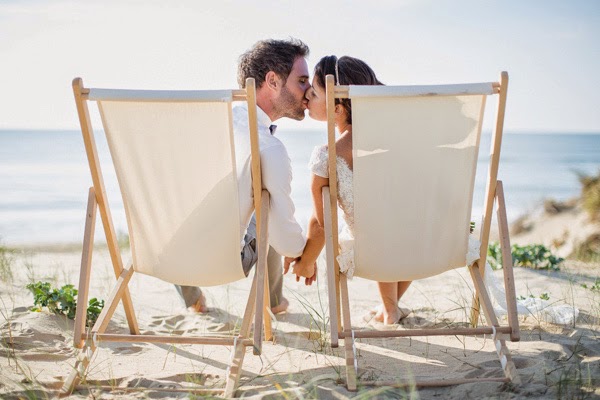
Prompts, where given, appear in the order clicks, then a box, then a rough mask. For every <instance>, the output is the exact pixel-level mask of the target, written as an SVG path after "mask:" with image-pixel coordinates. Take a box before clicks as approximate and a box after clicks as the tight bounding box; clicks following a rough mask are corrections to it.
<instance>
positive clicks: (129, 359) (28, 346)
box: [0, 216, 600, 399]
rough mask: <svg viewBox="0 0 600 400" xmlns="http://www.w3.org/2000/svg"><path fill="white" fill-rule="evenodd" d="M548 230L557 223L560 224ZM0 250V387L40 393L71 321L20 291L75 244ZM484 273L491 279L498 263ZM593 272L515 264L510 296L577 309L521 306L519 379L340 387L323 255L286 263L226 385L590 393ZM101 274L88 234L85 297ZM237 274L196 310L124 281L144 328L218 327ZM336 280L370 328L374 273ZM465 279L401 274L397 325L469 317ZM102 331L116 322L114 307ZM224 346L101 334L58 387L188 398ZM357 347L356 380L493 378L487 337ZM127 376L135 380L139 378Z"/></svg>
mask: <svg viewBox="0 0 600 400" xmlns="http://www.w3.org/2000/svg"><path fill="white" fill-rule="evenodd" d="M573 218H574V217H573V216H571V217H570V218H567V220H568V221H572V220H573ZM543 229H544V233H543V234H544V235H547V236H551V235H550V233H549V232H548V231H547V230H548V229H549V228H548V226H547V225H543ZM554 229H555V233H556V235H560V234H562V233H563V231H564V229H565V227H564V224H563V225H561V226H558V227H555V228H554ZM527 234H529V235H532V231H530V232H528V233H527ZM541 234H542V233H540V235H541ZM526 240H527V238H526V237H525V239H524V237H523V236H522V235H521V236H515V237H514V238H513V242H519V243H524V241H526ZM8 256H9V257H10V258H11V260H12V263H11V271H12V275H13V276H12V278H10V277H8V276H7V275H4V280H3V281H2V282H0V296H1V303H0V312H1V315H0V333H1V335H2V341H1V343H0V346H1V348H0V397H2V398H6V399H13V398H14V399H18V398H53V397H55V396H56V395H57V393H58V389H59V388H60V387H61V385H62V381H63V380H64V379H65V378H66V376H67V375H68V373H69V372H70V370H71V366H72V365H73V364H74V362H75V355H76V352H75V351H74V349H73V346H72V334H73V321H71V320H68V319H66V318H65V317H59V316H56V315H53V314H50V313H47V312H31V311H29V307H31V306H32V305H33V296H32V295H31V293H30V292H29V291H28V290H27V289H25V288H24V287H25V285H26V284H28V283H30V282H34V281H38V280H42V281H48V282H51V283H53V284H54V285H55V286H62V285H63V284H66V283H73V284H75V285H77V282H78V274H79V265H80V258H81V255H80V252H79V250H78V249H77V246H75V248H68V249H60V248H58V249H57V248H55V249H31V248H30V249H27V250H22V251H18V252H15V253H11V254H9V255H8ZM124 259H125V260H126V259H127V257H126V256H125V257H124ZM494 274H496V276H497V277H498V278H499V279H502V278H501V277H502V275H501V271H495V272H494ZM599 276H600V265H598V264H590V263H587V264H584V263H580V262H577V261H566V262H565V263H564V264H563V265H562V267H561V270H560V271H557V272H552V271H539V270H532V269H525V268H516V269H515V281H516V291H517V296H524V297H528V296H530V295H533V296H535V297H538V296H540V295H541V294H543V293H548V295H549V297H550V301H551V302H552V303H553V304H566V305H569V306H572V307H576V308H578V309H579V311H580V312H579V316H578V318H577V320H576V321H575V323H573V324H571V325H569V326H563V325H555V324H550V323H548V322H546V321H544V319H543V318H542V317H541V316H528V317H521V318H520V325H521V341H520V342H514V343H513V342H508V348H509V349H510V351H511V353H512V356H513V360H514V362H515V365H516V367H517V370H518V372H519V376H520V378H521V380H522V384H521V385H519V386H515V385H512V384H506V383H498V382H479V383H470V384H462V385H458V386H451V387H442V388H426V389H420V390H418V392H414V389H410V388H409V389H402V388H389V387H387V388H386V387H372V386H360V387H359V391H358V392H356V393H353V392H349V391H347V390H346V388H345V385H344V384H343V380H344V378H345V374H344V363H345V361H344V347H343V341H342V342H341V343H340V347H339V348H337V349H332V348H331V347H330V346H329V345H328V334H327V329H328V328H327V320H328V311H327V291H326V285H325V282H326V280H325V276H324V268H323V267H322V268H320V274H319V279H318V286H312V287H306V286H304V285H303V284H299V283H297V282H295V280H294V278H293V276H291V275H287V276H286V277H285V281H284V294H285V296H286V297H287V298H288V299H289V301H290V307H289V309H288V312H286V313H283V314H280V315H277V317H276V319H275V320H274V321H273V328H274V333H275V338H276V339H275V343H269V342H265V343H264V344H263V354H262V355H261V356H254V355H253V354H252V352H251V350H249V349H248V350H247V353H246V357H245V361H244V365H243V375H242V378H241V382H240V383H241V385H240V387H239V390H238V391H237V395H238V396H242V397H246V398H247V397H251V398H286V399H293V398H324V399H327V398H330V399H345V398H353V397H355V396H359V397H360V398H403V397H405V398H421V399H433V398H435V399H437V398H450V399H469V398H473V399H475V398H476V399H478V398H525V397H526V398H535V399H537V398H539V399H547V398H585V397H594V396H599V397H600V389H599V386H600V340H599V336H600V320H599V317H600V290H599V289H595V290H594V289H591V287H592V286H593V285H594V283H595V281H596V279H597V278H598V277H599ZM114 282H115V278H114V274H113V272H112V266H111V264H110V258H109V256H108V252H107V251H106V249H105V248H101V247H99V248H97V249H96V250H95V251H94V258H93V267H92V280H91V289H90V290H91V297H94V296H97V297H101V298H106V297H107V296H108V292H109V290H110V288H111V287H112V284H113V283H114ZM250 283H251V282H250V279H247V280H242V281H239V282H236V283H234V284H231V285H228V286H221V287H211V288H207V289H206V290H205V294H206V296H207V302H208V306H209V308H210V312H209V313H207V314H192V313H189V312H187V311H186V310H185V309H184V306H183V303H182V302H181V300H180V299H179V297H178V295H177V293H176V291H175V289H174V287H173V286H172V285H170V284H168V283H165V282H161V281H158V280H156V279H154V278H151V277H148V276H144V275H139V274H137V275H134V277H133V279H132V281H131V283H130V290H131V295H132V299H133V304H134V308H135V310H136V314H137V317H138V321H139V325H140V329H141V330H142V332H143V333H144V332H150V331H152V332H154V333H157V334H166V335H169V334H173V335H179V334H190V335H192V334H202V333H227V332H229V331H230V330H231V329H234V328H235V327H239V324H240V321H241V315H242V313H243V311H244V306H245V303H246V298H247V296H248V290H249V286H250ZM583 284H585V285H587V288H584V287H583V286H582V285H583ZM315 285H316V284H315ZM349 286H350V293H351V295H352V297H351V314H352V318H353V321H352V325H353V327H354V328H355V329H360V328H365V329H378V328H380V326H378V325H377V324H374V323H373V321H370V322H368V321H366V320H365V319H364V316H365V315H367V313H368V311H369V310H371V309H372V308H374V307H375V306H376V305H377V304H378V294H377V293H378V292H377V286H376V283H375V282H372V281H367V280H364V279H360V278H355V279H354V280H352V281H351V282H350V284H349ZM472 290H473V289H472V285H471V284H470V277H469V276H468V272H467V271H466V269H465V268H460V269H456V270H452V271H449V272H446V273H444V274H442V275H439V276H435V277H432V278H428V279H424V280H421V281H418V282H414V284H413V285H412V286H411V287H410V289H409V290H408V292H407V293H406V295H405V297H404V299H403V300H402V301H401V306H402V307H407V308H409V309H410V310H411V311H412V312H411V314H410V315H409V316H408V317H407V318H406V319H405V320H404V321H403V322H402V324H400V325H399V326H398V327H397V329H405V328H415V327H433V326H445V325H454V326H463V325H464V322H465V321H468V312H469V309H470V306H471V299H472V296H473V291H472ZM108 331H109V332H116V333H126V332H127V324H126V322H125V318H124V314H123V310H122V308H121V306H119V308H118V309H117V313H116V315H115V317H114V318H113V321H112V322H111V323H110V325H109V328H108ZM229 350H230V348H229V347H225V346H211V347H208V346H199V345H178V346H168V345H160V344H123V343H109V344H106V345H103V346H101V348H100V350H98V351H97V352H96V356H95V358H94V360H93V361H92V364H91V367H90V370H89V374H88V376H87V382H85V385H81V386H79V387H78V388H77V390H76V391H75V392H74V393H73V395H72V396H71V397H72V398H102V399H113V398H115V399H116V398H119V399H120V398H187V397H189V396H190V395H191V394H190V392H189V389H190V388H192V387H194V385H198V384H201V385H205V386H209V387H211V386H212V387H222V386H223V383H224V372H225V368H226V366H227V363H228V361H229V358H230V351H229ZM357 356H358V367H359V376H360V379H361V381H362V382H367V383H368V382H373V381H388V382H389V381H393V382H399V381H406V380H408V381H411V380H414V379H417V380H428V379H429V380H435V379H440V378H443V379H454V378H477V377H503V373H502V369H501V367H500V362H499V361H498V357H497V355H496V353H495V349H494V344H493V342H492V340H491V339H490V337H487V336H479V337H462V336H448V337H441V336H440V337H433V336H432V337H420V338H413V339H406V338H402V339H371V340H368V341H367V340H359V341H358V343H357ZM140 387H144V388H146V389H147V390H143V391H140V390H139V389H138V388H140Z"/></svg>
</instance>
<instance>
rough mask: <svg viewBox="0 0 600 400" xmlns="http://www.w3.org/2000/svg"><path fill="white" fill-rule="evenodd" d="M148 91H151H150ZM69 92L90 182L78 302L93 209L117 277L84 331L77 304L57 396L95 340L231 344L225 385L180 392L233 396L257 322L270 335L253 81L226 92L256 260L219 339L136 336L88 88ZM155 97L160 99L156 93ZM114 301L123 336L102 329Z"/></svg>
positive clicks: (74, 378)
mask: <svg viewBox="0 0 600 400" xmlns="http://www.w3.org/2000/svg"><path fill="white" fill-rule="evenodd" d="M141 92H143V91H141ZM151 92H154V94H152V93H151ZM159 92H160V91H158V92H156V91H147V93H149V94H148V96H153V95H156V93H159ZM73 93H74V95H75V103H76V105H77V112H78V115H79V122H80V124H81V132H82V134H83V140H84V144H85V150H86V154H87V159H88V162H89V167H90V172H91V175H92V181H93V186H92V187H91V188H90V189H89V197H88V205H87V212H86V223H85V234H84V240H83V252H82V258H81V271H80V279H79V292H78V303H79V304H84V305H86V306H87V302H88V294H89V284H90V273H91V265H92V252H93V247H94V230H95V224H96V211H97V210H99V212H100V217H101V219H102V224H103V227H104V233H105V236H106V242H107V245H108V251H109V254H110V258H111V261H112V265H113V269H114V273H115V276H116V278H117V281H116V284H115V286H114V288H113V289H112V291H111V292H110V295H109V297H108V299H107V301H106V305H105V306H104V308H103V310H102V312H101V313H100V315H99V317H98V319H97V321H96V323H95V324H94V326H93V327H92V328H91V329H90V330H88V331H86V329H85V327H86V308H87V307H77V311H76V317H75V325H74V346H75V347H76V348H79V349H81V351H80V352H79V354H78V356H77V360H76V362H75V365H74V367H73V370H72V371H71V373H70V375H69V376H68V378H67V379H66V381H65V382H64V385H63V387H62V390H61V396H66V395H69V394H70V393H72V391H73V390H74V388H75V387H76V385H77V384H78V383H79V382H80V380H81V379H82V378H83V377H84V376H85V373H86V371H87V368H88V365H89V364H90V362H91V361H92V357H93V355H94V352H95V351H96V349H97V347H98V346H99V345H100V343H101V342H124V343H132V342H144V343H168V344H199V345H221V346H232V353H231V360H230V364H229V366H228V368H227V371H226V383H225V388H224V389H214V388H210V389H208V388H207V389H205V388H197V389H182V391H183V392H193V393H203V394H218V393H221V392H222V393H223V394H224V395H225V397H232V396H233V395H234V394H235V390H236V388H237V386H238V383H239V379H240V375H241V372H242V363H243V360H244V355H245V352H246V347H248V346H251V347H253V350H254V354H260V352H261V350H262V340H263V337H262V333H263V330H262V329H261V327H262V326H263V323H264V328H265V329H264V334H265V339H266V340H272V339H273V334H272V330H271V319H270V314H269V313H270V310H268V306H269V287H268V284H269V283H268V282H269V281H268V270H267V268H266V262H267V261H266V260H267V251H268V240H267V228H266V227H267V224H268V205H269V193H268V192H267V191H266V190H263V189H262V183H261V173H260V171H261V169H260V156H259V154H260V153H259V144H258V124H257V115H256V87H255V83H254V79H252V78H249V79H248V80H247V81H246V88H245V89H239V90H232V91H231V99H232V101H245V102H247V104H248V118H249V124H250V125H249V126H250V146H251V158H252V177H253V184H252V186H253V189H252V190H253V195H254V207H255V214H256V221H257V248H258V261H257V266H256V272H255V275H254V279H253V281H252V286H251V289H250V294H249V297H248V302H247V305H246V309H245V312H244V317H243V320H242V324H241V328H240V331H239V334H238V335H234V336H224V337H215V336H205V337H202V336H164V335H163V336H160V335H141V334H140V330H139V327H138V323H137V320H136V316H135V313H134V309H133V304H132V300H131V295H130V292H129V289H128V282H129V281H130V279H131V277H132V275H133V273H134V269H133V265H130V266H129V267H128V268H124V267H123V261H122V258H121V253H120V250H119V246H118V243H117V236H116V234H115V228H114V225H113V221H112V217H111V212H110V208H109V205H108V200H107V195H106V190H105V186H104V181H103V177H102V171H101V169H100V162H99V158H98V151H97V147H96V142H95V139H94V133H93V129H92V123H91V119H90V114H89V109H88V104H87V103H88V101H90V99H89V93H90V89H89V88H85V87H84V86H83V81H82V79H81V78H75V79H74V80H73ZM179 94H180V95H181V96H182V98H185V100H181V99H179V100H180V101H195V100H194V99H191V100H190V99H189V96H188V95H189V91H180V92H169V96H170V97H171V98H172V97H177V96H178V95H179ZM142 95H143V94H142ZM158 96H159V97H160V94H159V95H158ZM191 97H192V98H193V97H194V96H193V95H192V96H191ZM120 301H122V302H123V307H124V310H125V316H126V319H127V323H128V326H129V331H130V334H128V335H124V334H107V333H104V332H105V330H106V327H107V326H108V323H109V321H110V319H111V318H112V316H113V314H114V312H115V309H116V307H117V305H118V304H119V302H120ZM255 310H263V312H255ZM253 316H254V327H255V329H254V334H253V337H251V336H250V335H251V333H250V330H251V325H252V324H251V323H252V318H253Z"/></svg>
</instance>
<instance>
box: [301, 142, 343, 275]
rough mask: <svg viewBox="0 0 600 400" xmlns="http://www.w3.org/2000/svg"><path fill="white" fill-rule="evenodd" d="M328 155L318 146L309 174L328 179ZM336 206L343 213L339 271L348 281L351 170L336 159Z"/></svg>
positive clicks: (323, 148) (325, 150)
mask: <svg viewBox="0 0 600 400" xmlns="http://www.w3.org/2000/svg"><path fill="white" fill-rule="evenodd" d="M328 160H329V155H328V152H327V146H318V147H315V149H314V150H313V152H312V155H311V157H310V161H309V163H308V166H309V168H310V170H311V172H312V173H313V174H315V175H318V176H320V177H323V178H329V172H328ZM337 186H338V187H337V190H338V196H337V198H338V204H339V206H340V208H341V209H342V211H343V217H344V222H346V224H345V226H344V228H343V229H342V231H341V233H340V235H339V240H338V242H339V245H340V254H339V255H338V257H337V260H338V263H339V265H340V271H341V272H343V273H345V274H346V275H347V277H348V279H352V276H353V274H354V193H353V190H352V170H351V169H350V167H349V166H348V163H347V162H346V160H344V159H343V158H342V157H339V156H338V158H337Z"/></svg>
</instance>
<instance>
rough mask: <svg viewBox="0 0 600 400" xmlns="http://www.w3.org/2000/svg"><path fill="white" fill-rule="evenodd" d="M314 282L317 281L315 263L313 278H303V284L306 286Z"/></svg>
mask: <svg viewBox="0 0 600 400" xmlns="http://www.w3.org/2000/svg"><path fill="white" fill-rule="evenodd" d="M316 280H317V263H316V262H315V274H314V275H313V276H311V277H310V278H305V279H304V284H305V285H306V286H310V285H312V284H313V282H314V281H316Z"/></svg>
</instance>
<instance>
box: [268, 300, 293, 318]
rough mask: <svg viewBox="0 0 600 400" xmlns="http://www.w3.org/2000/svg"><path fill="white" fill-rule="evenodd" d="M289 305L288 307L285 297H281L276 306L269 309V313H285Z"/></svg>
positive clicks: (288, 303)
mask: <svg viewBox="0 0 600 400" xmlns="http://www.w3.org/2000/svg"><path fill="white" fill-rule="evenodd" d="M289 305H290V302H289V301H288V300H287V299H286V298H285V297H282V298H281V301H280V302H279V304H277V305H276V306H275V307H271V312H272V313H273V314H274V315H277V314H280V313H282V312H284V311H286V310H287V308H288V307H289Z"/></svg>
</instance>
